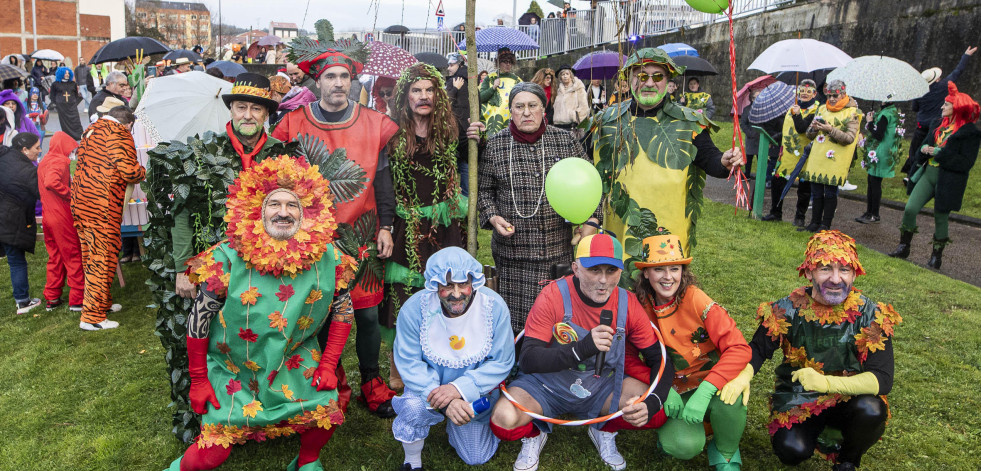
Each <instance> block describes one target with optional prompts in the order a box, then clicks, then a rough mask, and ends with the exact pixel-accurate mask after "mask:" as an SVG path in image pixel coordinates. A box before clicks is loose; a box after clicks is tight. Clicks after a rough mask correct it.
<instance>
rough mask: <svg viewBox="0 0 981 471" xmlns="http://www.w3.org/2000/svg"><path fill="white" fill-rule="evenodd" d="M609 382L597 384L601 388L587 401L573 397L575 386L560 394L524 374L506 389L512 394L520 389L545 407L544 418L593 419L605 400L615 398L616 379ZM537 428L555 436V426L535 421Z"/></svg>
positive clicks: (592, 391)
mask: <svg viewBox="0 0 981 471" xmlns="http://www.w3.org/2000/svg"><path fill="white" fill-rule="evenodd" d="M558 373H562V372H558ZM547 374H552V373H547ZM607 379H608V380H607V381H602V382H599V383H596V384H598V386H599V387H597V386H596V385H594V386H593V387H592V390H591V391H589V395H588V396H586V397H585V398H579V397H577V396H576V395H573V394H574V393H573V392H571V388H573V387H575V386H574V385H573V384H570V385H569V386H567V388H569V390H562V391H558V390H556V389H555V387H550V386H546V385H545V384H544V383H542V382H541V380H539V379H538V378H536V377H535V375H531V374H525V373H520V374H519V375H518V377H517V378H515V379H514V381H511V383H510V384H508V385H507V387H508V390H509V392H510V390H511V389H513V388H521V389H523V390H524V391H525V392H527V393H528V394H529V395H531V397H533V398H535V400H536V401H538V404H539V405H541V406H542V415H544V416H546V417H556V416H559V415H563V414H572V415H573V416H575V417H576V418H577V419H592V418H594V417H598V416H599V415H600V412H601V411H602V410H603V405H604V404H606V400H607V399H608V398H609V397H610V396H611V395H612V394H613V389H614V387H615V386H616V385H615V384H614V383H615V382H616V378H615V376H613V377H608V378H607ZM535 425H536V426H538V428H539V429H541V430H543V431H544V432H546V433H551V432H552V424H550V423H548V422H543V421H541V420H535Z"/></svg>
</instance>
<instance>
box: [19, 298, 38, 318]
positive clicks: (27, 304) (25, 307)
mask: <svg viewBox="0 0 981 471" xmlns="http://www.w3.org/2000/svg"><path fill="white" fill-rule="evenodd" d="M16 304H17V314H26V313H28V312H29V311H30V310H31V309H34V308H36V307H38V306H40V305H41V300H40V299H38V298H31V299H29V300H27V301H24V302H22V303H16Z"/></svg>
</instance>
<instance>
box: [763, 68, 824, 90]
mask: <svg viewBox="0 0 981 471" xmlns="http://www.w3.org/2000/svg"><path fill="white" fill-rule="evenodd" d="M832 70H833V69H818V70H814V71H811V72H804V73H800V72H780V73H779V74H777V80H779V81H781V82H783V83H786V84H787V85H793V86H797V85H800V83H801V82H802V81H804V79H811V80H813V81H814V83H815V84H817V86H818V89H820V88H821V85H822V84H823V83H824V82H825V79H826V78H827V76H828V72H831V71H832Z"/></svg>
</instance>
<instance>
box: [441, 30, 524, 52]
mask: <svg viewBox="0 0 981 471" xmlns="http://www.w3.org/2000/svg"><path fill="white" fill-rule="evenodd" d="M476 36H477V52H497V50H498V49H500V48H502V47H506V48H510V49H511V50H512V51H528V50H532V49H538V43H537V42H535V40H534V39H531V36H528V35H527V34H525V33H522V32H521V31H518V30H516V29H512V28H505V27H502V26H496V27H493V28H484V29H482V30H480V31H477V35H476ZM456 47H457V48H459V49H460V50H461V51H464V50H466V49H467V40H466V39H464V40H463V41H460V44H457V46H456Z"/></svg>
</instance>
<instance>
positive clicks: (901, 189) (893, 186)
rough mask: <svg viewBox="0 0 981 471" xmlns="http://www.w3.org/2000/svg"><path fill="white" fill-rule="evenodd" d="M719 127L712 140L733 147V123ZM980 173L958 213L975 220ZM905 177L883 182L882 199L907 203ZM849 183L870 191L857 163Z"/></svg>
mask: <svg viewBox="0 0 981 471" xmlns="http://www.w3.org/2000/svg"><path fill="white" fill-rule="evenodd" d="M719 126H720V128H721V129H719V132H717V133H715V134H714V135H713V136H712V139H713V140H714V141H715V144H716V145H717V146H719V148H720V149H727V148H729V147H730V146H731V145H732V123H731V122H722V123H719ZM863 129H864V128H863ZM911 134H912V131H910V135H911ZM909 143H910V141H909V139H903V140H902V143H901V144H900V146H901V147H900V150H899V155H900V156H901V158H902V160H903V162H906V156H907V155H909ZM747 151H748V150H747ZM752 152H756V150H755V149H754V150H753V151H752ZM979 155H981V154H979ZM754 171H755V170H754ZM979 173H981V172H978V171H976V170H973V171H972V172H971V175H970V177H969V179H968V184H967V191H965V192H964V203H963V205H962V207H961V210H960V211H957V212H958V213H960V214H963V215H965V216H971V217H974V218H981V175H979ZM903 176H904V174H902V173H897V175H896V177H894V178H888V179H886V180H884V181H883V182H882V198H884V199H887V200H893V201H899V202H901V203H906V200H907V199H909V197H908V196H907V194H906V187H905V186H903V179H902V177H903ZM848 181H849V182H851V183H852V184H854V185H857V186H858V188H857V189H855V190H853V191H851V193H854V194H862V195H864V194H866V192H867V191H868V184H869V181H868V173H867V172H866V171H865V170H864V169H862V167H861V166H860V165H859V164H858V163H857V162H856V164H855V165H854V166H853V167H852V169H851V170H850V171H849V172H848ZM926 207H928V208H933V200H930V202H929V203H927V205H926Z"/></svg>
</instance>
